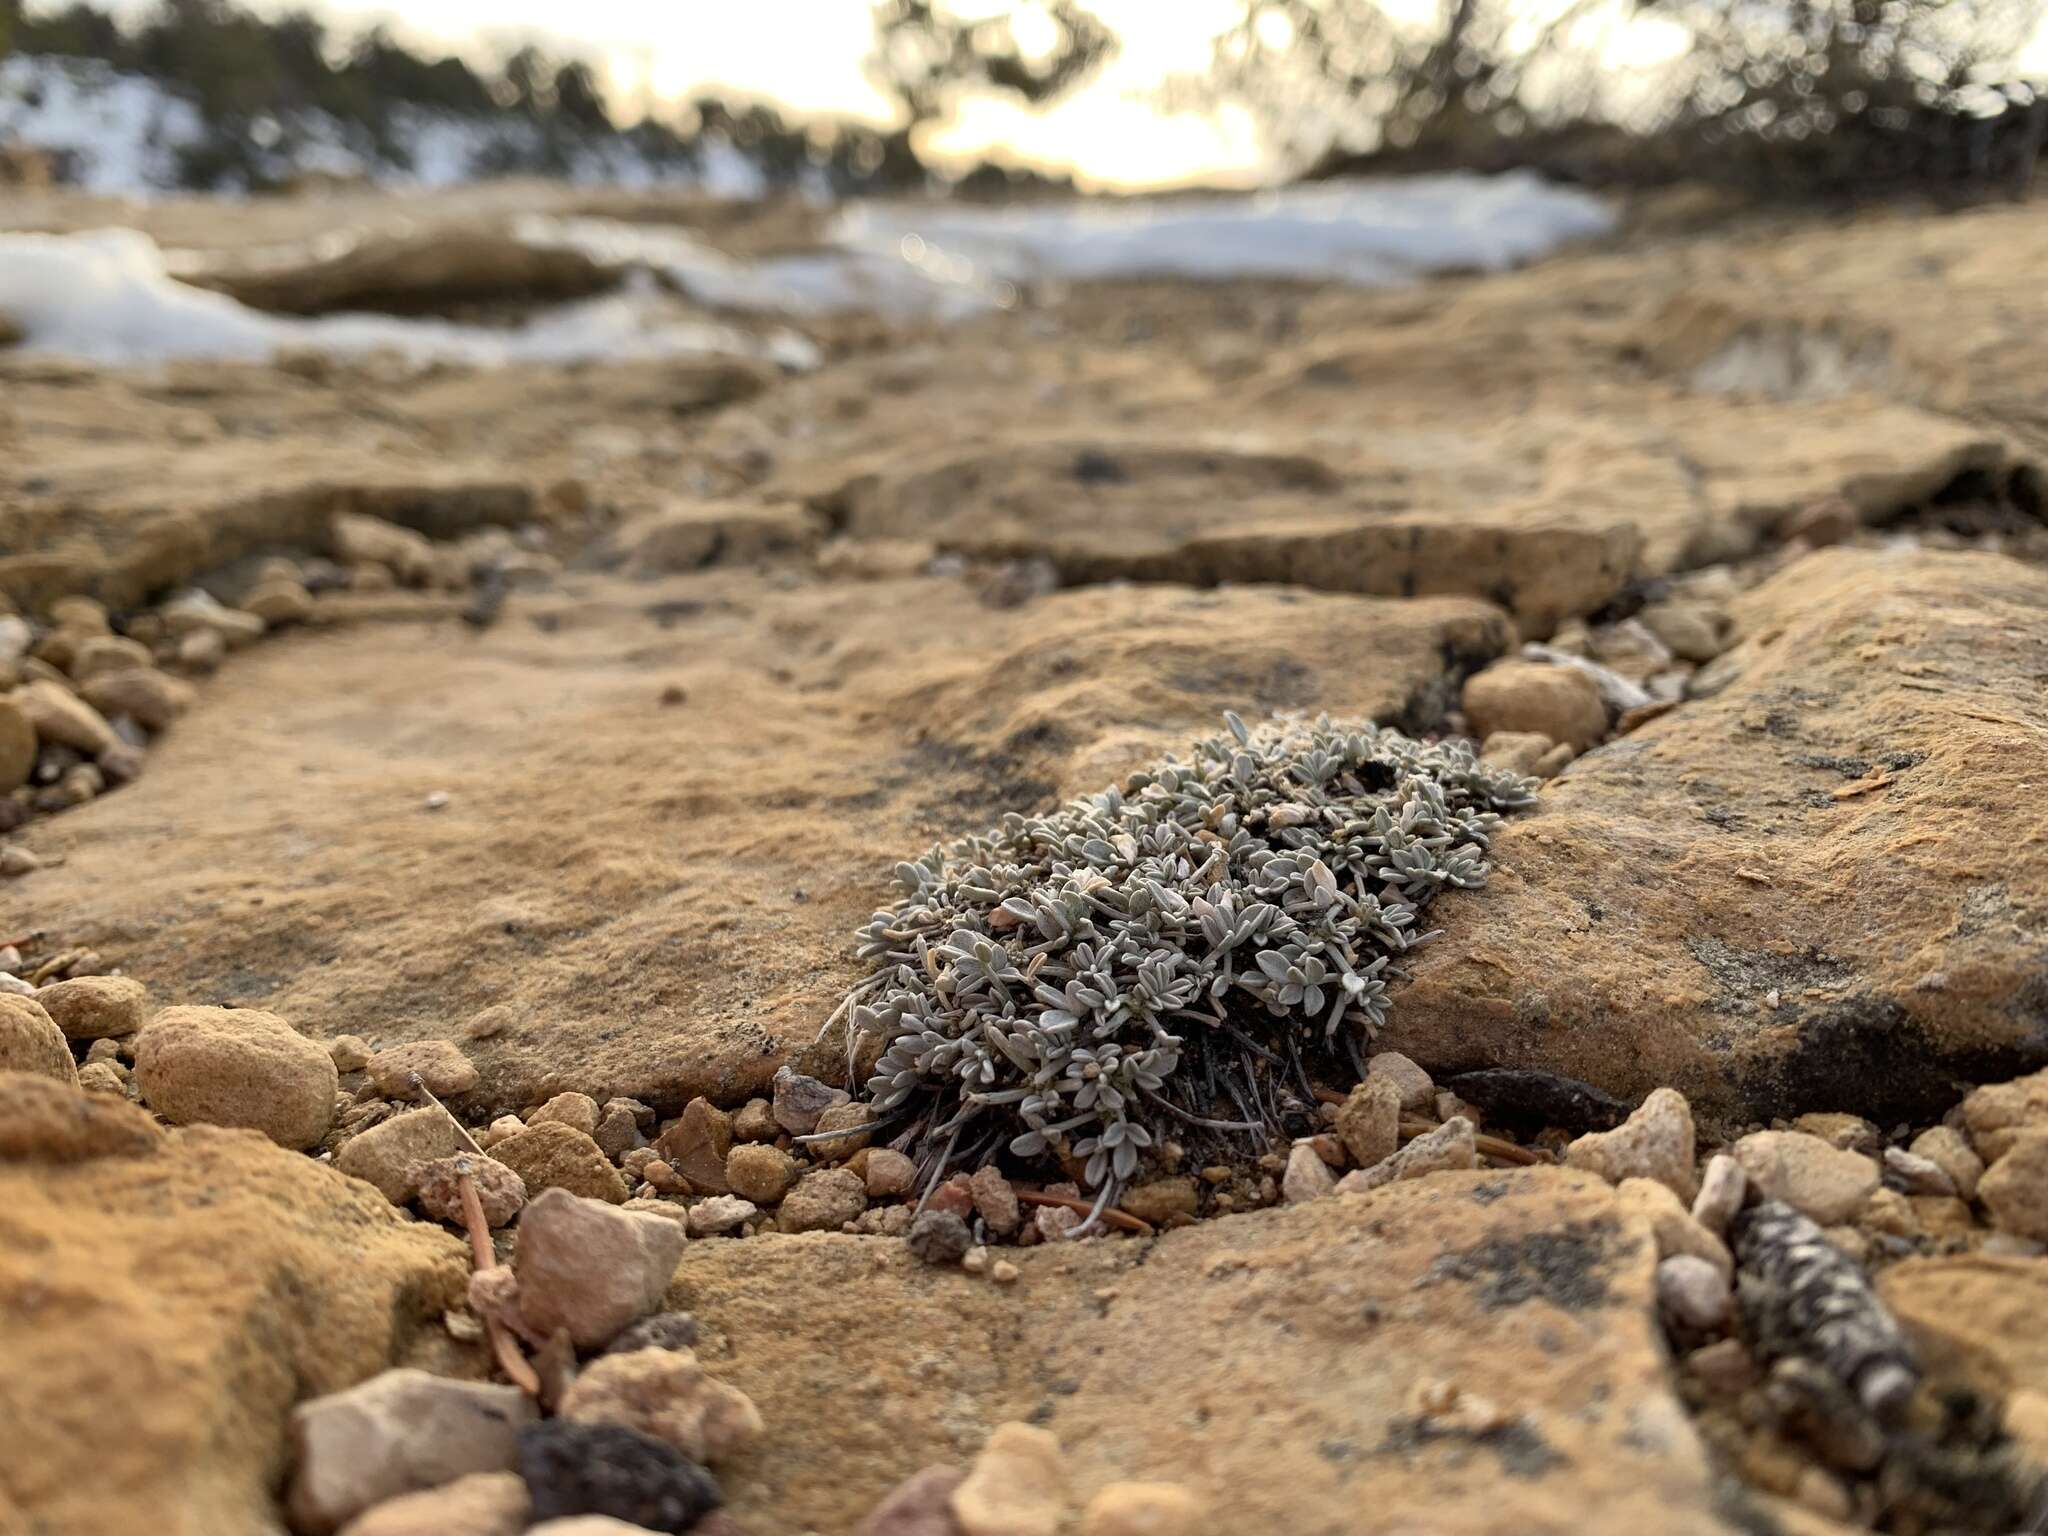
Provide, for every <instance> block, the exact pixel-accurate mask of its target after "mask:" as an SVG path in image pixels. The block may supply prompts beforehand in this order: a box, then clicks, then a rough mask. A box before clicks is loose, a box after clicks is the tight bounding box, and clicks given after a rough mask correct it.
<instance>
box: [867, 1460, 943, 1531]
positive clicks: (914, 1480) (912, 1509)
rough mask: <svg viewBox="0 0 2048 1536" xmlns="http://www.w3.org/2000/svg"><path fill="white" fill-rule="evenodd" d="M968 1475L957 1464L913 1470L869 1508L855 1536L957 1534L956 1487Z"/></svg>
mask: <svg viewBox="0 0 2048 1536" xmlns="http://www.w3.org/2000/svg"><path fill="white" fill-rule="evenodd" d="M966 1476H967V1474H966V1473H965V1472H964V1471H962V1470H961V1469H960V1468H958V1467H926V1468H925V1469H924V1470H923V1471H921V1472H913V1473H912V1474H911V1475H910V1476H909V1477H906V1478H905V1479H904V1480H903V1481H902V1482H900V1483H898V1484H897V1485H896V1486H895V1487H894V1488H893V1489H891V1490H890V1491H889V1493H888V1494H887V1495H886V1496H884V1498H883V1499H882V1502H881V1503H879V1504H877V1505H876V1506H875V1507H874V1508H873V1509H872V1510H871V1511H869V1513H868V1516H867V1518H866V1519H865V1520H863V1521H861V1523H860V1526H859V1528H858V1530H857V1531H856V1532H855V1536H958V1528H957V1527H956V1526H955V1525H954V1524H953V1490H954V1489H956V1488H958V1487H959V1486H960V1482H961V1480H962V1479H963V1478H965V1477H966Z"/></svg>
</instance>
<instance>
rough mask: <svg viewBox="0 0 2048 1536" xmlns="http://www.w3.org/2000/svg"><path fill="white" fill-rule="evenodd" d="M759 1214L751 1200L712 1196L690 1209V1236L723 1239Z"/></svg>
mask: <svg viewBox="0 0 2048 1536" xmlns="http://www.w3.org/2000/svg"><path fill="white" fill-rule="evenodd" d="M760 1214H761V1208H760V1207H759V1206H758V1205H756V1204H754V1202H753V1201H751V1200H742V1199H741V1198H740V1197H739V1196H738V1195H713V1196H712V1197H711V1198H710V1199H708V1200H699V1201H698V1202H697V1203H696V1204H695V1205H693V1206H691V1207H690V1235H691V1236H692V1237H723V1236H724V1235H725V1234H726V1233H728V1232H737V1231H738V1230H739V1229H740V1228H741V1227H743V1226H745V1225H746V1224H747V1223H748V1222H750V1221H752V1220H753V1219H754V1218H755V1217H756V1216H758V1215H760Z"/></svg>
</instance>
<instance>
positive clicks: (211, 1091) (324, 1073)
mask: <svg viewBox="0 0 2048 1536" xmlns="http://www.w3.org/2000/svg"><path fill="white" fill-rule="evenodd" d="M338 1081H339V1079H338V1076H337V1074H336V1073H335V1070H334V1061H333V1058H332V1057H330V1056H329V1055H328V1054H327V1050H326V1048H325V1047H324V1046H322V1045H321V1044H320V1043H319V1042H318V1041H315V1040H309V1039H307V1038H306V1037H305V1036H304V1035H302V1034H300V1033H299V1032H298V1031H297V1030H295V1029H293V1028H292V1027H291V1025H290V1024H288V1023H286V1022H285V1021H284V1020H283V1019H281V1018H279V1017H278V1016H277V1015H276V1014H274V1013H266V1012H264V1011H263V1010H261V1009H257V1008H202V1007H177V1008H166V1009H163V1010H162V1011H161V1012H159V1013H158V1014H157V1015H156V1016H155V1017H154V1018H153V1019H151V1020H150V1022H149V1024H148V1026H147V1027H146V1028H144V1029H143V1031H142V1032H141V1033H140V1034H138V1035H137V1036H136V1037H135V1084H136V1086H137V1087H138V1088H139V1089H141V1091H142V1097H143V1100H144V1101H145V1102H146V1103H147V1104H148V1105H149V1107H150V1108H151V1109H153V1110H155V1111H156V1112H157V1113H158V1114H160V1115H162V1116H163V1117H164V1118H165V1119H167V1120H169V1121H171V1122H173V1123H174V1124H177V1125H191V1124H194V1123H200V1122H203V1123H205V1124H208V1125H228V1126H247V1127H248V1128H250V1129H251V1130H258V1131H261V1132H263V1134H264V1135H266V1136H268V1137H269V1138H270V1139H271V1140H272V1141H275V1142H276V1143H277V1144H278V1145H279V1146H284V1147H294V1148H303V1147H310V1146H312V1145H314V1144H315V1143H316V1142H318V1141H319V1140H320V1138H321V1137H323V1136H325V1135H326V1134H327V1129H328V1127H329V1126H330V1125H332V1124H333V1123H334V1094H335V1089H336V1086H337V1084H338Z"/></svg>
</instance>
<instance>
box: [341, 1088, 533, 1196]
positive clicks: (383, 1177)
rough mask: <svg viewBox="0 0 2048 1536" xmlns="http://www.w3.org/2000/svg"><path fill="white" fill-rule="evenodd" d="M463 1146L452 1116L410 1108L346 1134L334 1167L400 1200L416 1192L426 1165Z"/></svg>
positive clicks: (437, 1111) (459, 1131)
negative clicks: (362, 1129) (402, 1112)
mask: <svg viewBox="0 0 2048 1536" xmlns="http://www.w3.org/2000/svg"><path fill="white" fill-rule="evenodd" d="M462 1150H463V1145H462V1133H461V1130H460V1129H459V1128H458V1127H457V1126H456V1124H455V1122H454V1121H452V1120H450V1119H449V1118H448V1117H447V1116H446V1115H444V1114H442V1113H441V1111H440V1110H438V1109H412V1110H407V1111H406V1112H405V1113H404V1114H402V1115H393V1116H392V1117H391V1118H390V1119H389V1120H385V1121H382V1122H380V1123H379V1124H377V1125H373V1126H371V1127H370V1128H369V1129H368V1130H366V1131H359V1132H358V1133H357V1134H355V1135H354V1136H351V1137H350V1138H349V1139H348V1140H347V1141H346V1142H345V1143H343V1144H342V1148H341V1150H340V1151H339V1152H337V1153H335V1154H334V1166H335V1167H337V1168H339V1169H340V1170H341V1171H342V1172H343V1173H345V1174H348V1175H349V1176H350V1177H351V1178H357V1179H363V1180H366V1181H367V1182H369V1183H371V1184H374V1185H376V1186H377V1189H378V1191H379V1192H380V1193H382V1195H383V1196H384V1198H385V1199H386V1200H389V1201H390V1202H391V1203H392V1204H393V1205H405V1204H407V1203H408V1202H410V1201H411V1200H412V1198H413V1197H414V1196H415V1195H417V1194H418V1193H419V1189H420V1175H421V1173H422V1171H423V1170H424V1169H425V1168H426V1167H427V1166H428V1165H429V1164H432V1163H435V1162H438V1161H439V1160H441V1159H442V1158H449V1157H454V1156H456V1155H458V1154H459V1153H460V1152H461V1151H462ZM501 1166H502V1165H501Z"/></svg>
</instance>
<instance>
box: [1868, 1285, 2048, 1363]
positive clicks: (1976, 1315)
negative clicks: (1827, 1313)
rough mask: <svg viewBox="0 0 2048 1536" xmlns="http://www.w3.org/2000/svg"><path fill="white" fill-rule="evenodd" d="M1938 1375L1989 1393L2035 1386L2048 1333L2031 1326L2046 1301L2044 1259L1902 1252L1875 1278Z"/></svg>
mask: <svg viewBox="0 0 2048 1536" xmlns="http://www.w3.org/2000/svg"><path fill="white" fill-rule="evenodd" d="M1873 1283H1874V1284H1875V1285H1876V1287H1877V1292H1878V1296H1879V1298H1880V1299H1881V1300H1882V1301H1883V1302H1884V1304H1885V1305H1886V1306H1887V1307H1888V1308H1890V1309H1891V1312H1892V1314H1893V1316H1895V1317H1896V1318H1897V1319H1898V1320H1899V1324H1900V1326H1901V1327H1903V1328H1904V1329H1905V1330H1906V1332H1907V1334H1908V1335H1909V1336H1910V1337H1911V1339H1912V1341H1913V1345H1914V1348H1915V1349H1916V1350H1917V1351H1918V1352H1919V1353H1920V1356H1921V1359H1922V1363H1923V1365H1924V1366H1925V1367H1926V1369H1927V1370H1928V1372H1929V1374H1930V1375H1931V1376H1932V1377H1933V1378H1934V1379H1936V1380H1941V1379H1958V1378H1959V1379H1961V1380H1963V1381H1965V1382H1967V1383H1968V1384H1969V1385H1970V1386H1972V1387H1974V1388H1975V1389H1976V1390H1977V1391H1979V1392H1981V1393H1983V1394H1985V1395H1986V1396H1988V1397H2004V1396H2006V1395H2007V1394H2009V1393H2012V1392H2015V1391H2019V1390H2034V1391H2039V1390H2041V1387H2040V1383H2042V1382H2043V1381H2048V1338H2044V1336H2043V1333H2042V1330H2040V1329H2039V1328H2037V1327H2034V1326H2033V1322H2032V1320H2033V1319H2035V1318H2037V1317H2038V1316H2039V1315H2040V1313H2039V1309H2040V1308H2041V1307H2042V1306H2044V1305H2048V1264H2043V1263H2041V1262H2040V1261H2039V1260H2038V1259H2032V1258H2006V1257H1993V1256H1991V1255H1988V1254H1969V1255H1961V1256H1956V1257H1947V1258H1907V1259H1902V1260H1900V1261H1899V1262H1898V1263H1896V1264H1890V1265H1887V1266H1885V1267H1884V1268H1883V1269H1881V1270H1879V1271H1878V1273H1877V1274H1876V1275H1875V1276H1874V1277H1873Z"/></svg>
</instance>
